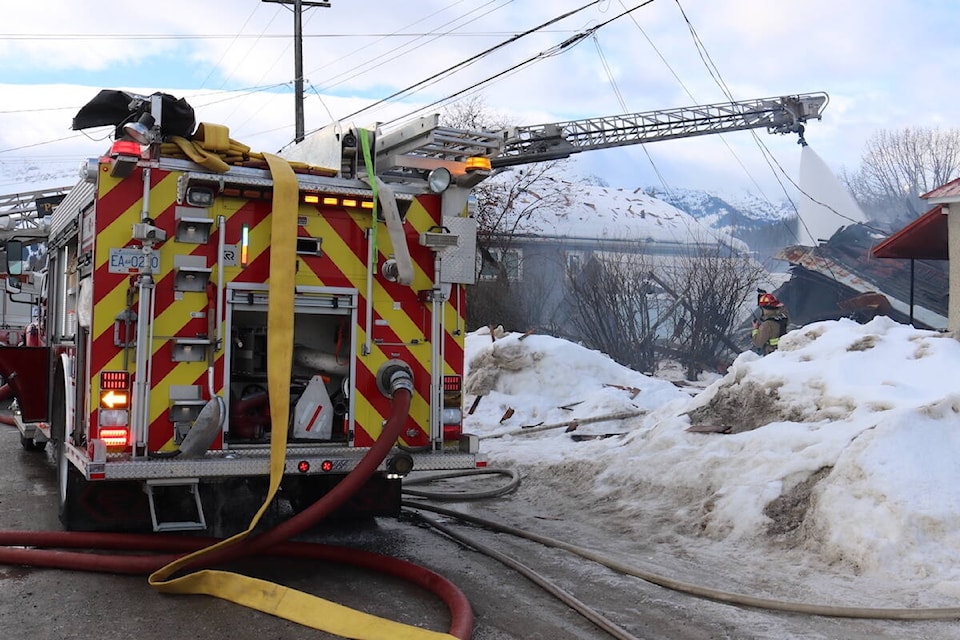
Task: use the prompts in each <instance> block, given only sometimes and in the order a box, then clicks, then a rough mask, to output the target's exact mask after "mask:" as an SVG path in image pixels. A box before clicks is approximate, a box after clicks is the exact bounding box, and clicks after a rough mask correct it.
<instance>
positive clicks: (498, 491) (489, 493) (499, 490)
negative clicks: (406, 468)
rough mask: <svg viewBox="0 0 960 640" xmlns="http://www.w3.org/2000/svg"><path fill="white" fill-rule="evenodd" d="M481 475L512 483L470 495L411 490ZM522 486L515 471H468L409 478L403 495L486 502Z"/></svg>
mask: <svg viewBox="0 0 960 640" xmlns="http://www.w3.org/2000/svg"><path fill="white" fill-rule="evenodd" d="M479 475H502V476H507V477H508V478H509V479H510V481H509V482H508V483H507V484H505V485H503V486H500V487H495V488H493V489H487V490H484V491H473V492H470V493H461V492H446V491H425V490H423V489H410V488H408V487H410V486H411V485H418V484H426V483H428V482H434V481H436V480H446V479H448V478H461V477H466V476H479ZM518 486H520V474H519V473H517V471H516V470H514V469H466V470H463V471H447V472H442V473H430V474H427V475H421V476H417V477H410V476H407V477H406V478H404V479H403V493H405V494H407V495H411V496H416V497H418V498H427V499H430V500H437V501H440V502H443V501H459V500H485V499H487V498H497V497H499V496H502V495H506V494H508V493H511V492H512V491H515V490H516V488H517V487H518Z"/></svg>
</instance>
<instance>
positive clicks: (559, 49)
mask: <svg viewBox="0 0 960 640" xmlns="http://www.w3.org/2000/svg"><path fill="white" fill-rule="evenodd" d="M652 2H653V0H646V2H642V3H641V4H639V5H637V6H635V7H634V8H632V9H629V10H627V11H624V12H623V13H620V14H618V15H616V16H614V17H613V18H610V19H609V20H606V21H604V22H601V23H600V24H598V25H596V26H594V27H591V28H590V29H587V30H586V31H581V32H579V33H577V34H575V35H573V36H571V37H569V38H567V39H566V40H564V41H563V42H561V43H560V44H558V45H555V46H553V47H551V48H550V49H547V50H546V51H541V52H540V53H538V54H536V55H534V56H531V57H529V58H527V59H526V60H523V61H522V62H519V63H517V64H515V65H513V66H511V67H508V68H507V69H505V70H503V71H501V72H499V73H496V74H494V75H492V76H488V77H487V78H485V79H483V80H480V81H479V82H475V83H473V84H472V85H470V86H468V87H466V88H464V89H461V90H460V91H457V92H455V93H453V94H450V95H449V96H447V97H446V98H442V99H440V100H435V101H434V102H431V103H430V104H428V105H425V106H422V107H420V108H419V109H415V110H414V111H411V112H409V113H407V114H405V115H403V116H400V117H398V118H394V119H393V120H391V121H389V122H387V123H386V124H392V123H394V122H397V121H398V120H403V119H405V118H409V117H410V116H412V115H414V114H416V113H419V112H420V111H423V110H425V109H430V108H432V107H435V106H437V105H440V104H443V103H446V102H449V101H451V100H453V99H454V98H456V97H458V96H461V95H463V94H466V93H469V92H471V91H474V90H476V89H477V88H479V87H481V86H483V85H485V84H487V83H489V82H492V81H494V80H497V79H499V78H501V77H503V76H505V75H507V74H511V73H516V72H517V71H518V70H520V69H521V68H523V67H525V66H527V65H530V64H532V63H534V62H537V61H539V60H542V59H544V58H548V57H551V56H555V55H558V54H560V53H563V52H564V51H565V50H567V49H569V48H570V47H572V46H574V45H576V44H578V43H579V42H580V41H582V40H583V39H584V38H587V37H588V36H590V35H591V34H593V33H596V32H597V31H598V30H600V29H602V28H603V27H605V26H607V25H608V24H610V23H611V22H613V21H614V20H617V19H618V18H622V17H623V16H625V15H627V14H629V13H631V12H633V11H636V10H637V9H640V8H642V7H645V6H647V5H648V4H650V3H652ZM593 4H596V3H590V4H589V5H585V6H584V7H581V8H580V9H577V10H576V11H581V10H582V9H585V8H587V7H588V6H591V5H593ZM576 11H574V12H572V13H576ZM568 15H569V14H568ZM562 17H566V16H562ZM559 19H560V18H556V19H555V20H559ZM437 75H441V74H437ZM433 78H436V76H434V77H433ZM433 78H428V80H432V81H433V82H436V81H437V80H435V79H433ZM424 82H427V81H426V80H425V81H421V82H420V83H418V85H419V84H423V83H424ZM382 102H384V100H381V101H379V102H377V103H374V104H373V105H370V106H369V107H366V108H364V109H361V110H360V111H358V112H357V113H362V112H363V111H366V110H367V109H369V108H372V107H374V106H376V105H377V104H380V103H382ZM352 115H356V114H352ZM348 117H351V116H348Z"/></svg>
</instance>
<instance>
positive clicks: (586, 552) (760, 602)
mask: <svg viewBox="0 0 960 640" xmlns="http://www.w3.org/2000/svg"><path fill="white" fill-rule="evenodd" d="M403 505H404V506H406V507H410V508H416V509H424V510H427V511H433V512H435V513H439V514H442V515H446V516H450V517H453V518H457V519H459V520H462V521H465V522H471V523H473V524H476V525H479V526H482V527H485V528H487V529H490V530H492V531H499V532H502V533H509V534H511V535H515V536H519V537H521V538H526V539H527V540H532V541H534V542H539V543H540V544H542V545H545V546H548V547H553V548H556V549H563V550H564V551H568V552H570V553H573V554H576V555H578V556H580V557H581V558H585V559H587V560H592V561H593V562H596V563H598V564H602V565H603V566H605V567H607V568H609V569H612V570H614V571H617V572H619V573H622V574H624V575H629V576H633V577H635V578H640V579H641V580H644V581H646V582H649V583H651V584H655V585H657V586H660V587H664V588H666V589H670V590H672V591H677V592H680V593H686V594H688V595H693V596H697V597H701V598H706V599H709V600H714V601H717V602H723V603H726V604H732V605H736V606H742V607H753V608H757V609H767V610H771V611H784V612H787V613H801V614H806V615H815V616H827V617H834V618H864V619H872V620H949V619H955V618H960V607H943V608H925V609H911V608H884V607H845V606H835V605H825V604H811V603H802V602H785V601H782V600H774V599H770V598H759V597H755V596H749V595H745V594H740V593H733V592H730V591H722V590H720V589H713V588H710V587H704V586H701V585H696V584H693V583H690V582H684V581H682V580H675V579H673V578H670V577H667V576H664V575H661V574H658V573H654V572H652V571H648V570H646V569H642V568H640V567H636V566H634V565H631V564H628V563H625V562H621V561H619V560H615V559H613V558H611V557H609V556H606V555H604V554H602V553H598V552H596V551H593V550H592V549H587V548H584V547H579V546H577V545H574V544H570V543H568V542H564V541H562V540H557V539H555V538H550V537H547V536H543V535H540V534H536V533H532V532H529V531H525V530H523V529H518V528H516V527H512V526H509V525H505V524H502V523H499V522H495V521H493V520H489V519H486V518H480V517H478V516H474V515H470V514H467V513H463V512H461V511H456V510H454V509H448V508H446V507H441V506H438V505H431V504H425V503H421V502H411V501H404V503H403Z"/></svg>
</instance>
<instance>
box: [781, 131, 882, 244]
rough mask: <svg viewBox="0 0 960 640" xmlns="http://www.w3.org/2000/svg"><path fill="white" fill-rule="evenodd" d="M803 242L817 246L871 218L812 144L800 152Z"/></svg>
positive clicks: (801, 240)
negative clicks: (842, 230)
mask: <svg viewBox="0 0 960 640" xmlns="http://www.w3.org/2000/svg"><path fill="white" fill-rule="evenodd" d="M800 190H801V194H800V198H799V202H798V206H797V208H798V210H799V212H800V221H801V222H800V225H799V226H800V230H799V231H800V232H799V234H798V235H799V244H801V245H804V246H808V247H815V246H817V245H818V244H820V242H821V241H824V240H827V239H829V238H830V236H832V235H833V234H834V233H836V231H837V230H838V229H839V228H840V227H845V226H847V225H850V224H855V223H858V222H866V221H867V217H866V215H864V213H863V210H862V209H860V206H859V205H858V204H857V202H856V200H854V199H853V196H852V195H850V192H849V191H848V190H847V187H846V186H844V184H843V183H842V182H840V180H839V179H838V178H837V176H836V175H834V173H833V171H831V170H830V167H828V166H827V164H826V163H825V162H824V161H823V159H821V158H820V156H819V155H817V152H816V151H814V150H813V148H811V147H810V146H805V147H803V151H802V152H801V154H800Z"/></svg>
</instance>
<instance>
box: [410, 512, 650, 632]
mask: <svg viewBox="0 0 960 640" xmlns="http://www.w3.org/2000/svg"><path fill="white" fill-rule="evenodd" d="M404 504H405V505H406V506H410V507H415V508H418V509H420V508H426V507H424V506H423V505H422V504H420V503H419V502H414V503H406V502H405V503H404ZM417 515H418V517H419V518H420V519H421V520H422V521H423V522H424V523H425V524H427V525H429V526H431V527H433V528H435V529H437V530H438V531H442V532H443V533H444V534H446V535H448V536H450V537H451V538H453V539H454V540H456V541H457V542H459V543H460V544H462V545H464V546H467V547H470V548H471V549H475V550H476V551H479V552H480V553H482V554H484V555H486V556H489V557H491V558H493V559H494V560H497V561H498V562H500V563H502V564H504V565H506V566H507V567H510V568H511V569H513V570H514V571H516V572H517V573H519V574H521V575H522V576H524V577H525V578H527V579H528V580H530V581H531V582H533V583H534V584H535V585H537V586H538V587H540V588H541V589H543V590H544V591H546V592H547V593H549V594H550V595H552V596H554V597H555V598H557V599H558V600H560V601H561V602H563V603H564V604H565V605H567V606H568V607H570V608H571V609H573V610H574V611H576V612H577V613H579V614H580V615H582V616H583V617H584V618H586V619H587V620H589V621H590V622H592V623H593V624H595V625H597V627H599V628H600V629H602V630H603V631H606V632H607V633H608V634H610V635H611V636H612V637H614V638H617V640H640V639H639V638H637V636H634V635H632V634H630V633H628V632H627V631H625V630H624V629H621V628H620V627H619V626H617V625H616V623H614V622H612V621H610V620H608V619H607V618H605V617H603V616H602V615H600V614H599V613H598V612H597V611H596V610H595V609H593V608H591V607H590V606H589V605H587V604H585V603H583V602H581V601H580V600H578V599H577V598H576V597H575V596H574V595H572V594H570V593H568V592H566V591H564V590H563V589H561V588H560V587H558V586H557V585H555V584H553V583H552V582H550V581H549V580H547V579H546V578H544V577H543V576H542V575H540V574H539V573H537V572H536V571H534V570H533V569H531V568H530V567H528V566H527V565H525V564H523V563H521V562H520V561H518V560H515V559H514V558H511V557H510V556H508V555H505V554H503V553H500V552H499V551H497V550H495V549H492V548H490V547H488V546H486V545H483V544H481V543H479V542H477V541H475V540H473V539H471V538H467V537H466V536H463V535H461V534H459V533H457V532H455V531H453V530H451V529H450V528H449V527H447V526H445V525H443V524H440V523H439V522H437V521H435V520H432V519H430V518H427V517H425V516H423V515H420V514H417Z"/></svg>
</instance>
